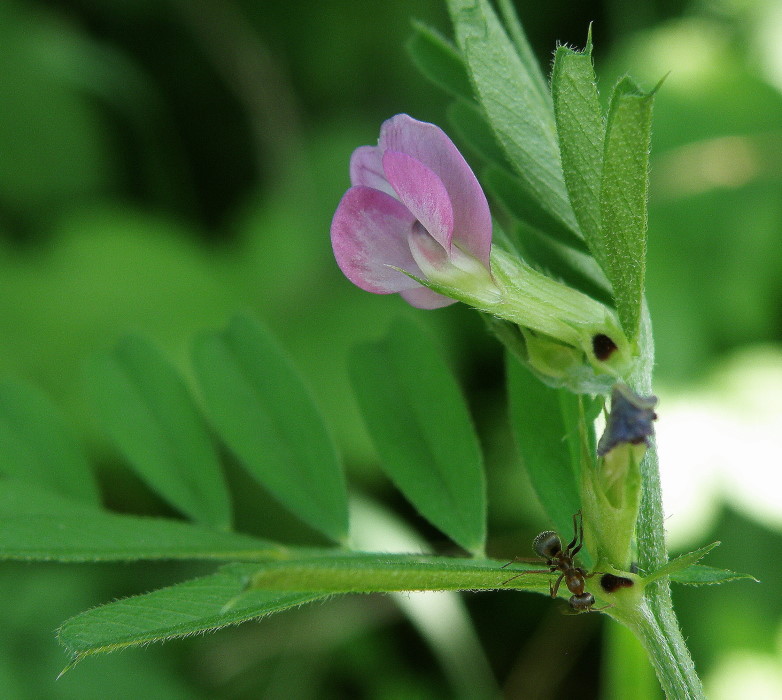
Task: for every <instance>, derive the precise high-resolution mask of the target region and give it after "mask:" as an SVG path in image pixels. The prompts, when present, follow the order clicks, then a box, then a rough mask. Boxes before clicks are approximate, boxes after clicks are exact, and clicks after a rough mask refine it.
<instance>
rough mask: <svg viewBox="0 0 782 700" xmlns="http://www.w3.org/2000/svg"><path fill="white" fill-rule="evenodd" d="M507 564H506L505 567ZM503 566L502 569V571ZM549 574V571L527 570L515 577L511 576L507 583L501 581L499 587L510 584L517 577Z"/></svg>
mask: <svg viewBox="0 0 782 700" xmlns="http://www.w3.org/2000/svg"><path fill="white" fill-rule="evenodd" d="M510 563H512V562H508V564H510ZM508 564H506V565H505V566H507V565H508ZM505 566H503V567H502V568H503V569H504V568H505ZM550 573H551V570H550V569H529V570H527V571H520V572H519V573H518V574H516V575H515V576H511V577H510V578H509V579H508V580H507V581H503V582H502V583H501V584H500V585H502V586H504V585H505V584H506V583H510V582H511V581H513V580H514V579H517V578H519V576H524V574H550Z"/></svg>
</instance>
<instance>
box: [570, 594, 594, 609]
mask: <svg viewBox="0 0 782 700" xmlns="http://www.w3.org/2000/svg"><path fill="white" fill-rule="evenodd" d="M568 602H569V603H570V608H571V609H572V610H574V611H575V612H589V611H590V610H591V609H592V606H593V605H594V604H595V596H593V595H592V594H591V593H581V594H579V595H572V596H570V600H569V601H568Z"/></svg>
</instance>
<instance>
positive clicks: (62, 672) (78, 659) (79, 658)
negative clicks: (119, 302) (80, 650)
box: [55, 654, 85, 681]
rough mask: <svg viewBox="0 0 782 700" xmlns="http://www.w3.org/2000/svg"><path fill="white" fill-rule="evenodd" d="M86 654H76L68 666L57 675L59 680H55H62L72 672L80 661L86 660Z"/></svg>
mask: <svg viewBox="0 0 782 700" xmlns="http://www.w3.org/2000/svg"><path fill="white" fill-rule="evenodd" d="M84 656H85V655H84V654H74V655H73V657H72V658H71V660H70V661H69V662H68V663H67V664H66V666H65V668H63V670H62V671H60V672H59V673H58V674H57V678H55V680H57V681H58V680H60V678H62V677H63V676H64V675H65V674H66V673H68V671H70V670H71V669H72V668H73V667H74V666H75V665H76V664H77V663H79V661H81V660H82V659H83V658H84Z"/></svg>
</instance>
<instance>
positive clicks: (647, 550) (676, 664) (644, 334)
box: [615, 304, 705, 700]
mask: <svg viewBox="0 0 782 700" xmlns="http://www.w3.org/2000/svg"><path fill="white" fill-rule="evenodd" d="M641 326H642V330H641V337H640V340H639V342H640V345H641V348H642V352H643V357H644V361H643V363H642V365H643V366H642V367H641V369H640V370H639V372H638V373H637V375H636V376H635V377H633V379H632V381H631V384H632V388H633V389H634V390H635V391H637V392H638V393H639V394H641V395H649V394H651V391H652V367H653V365H654V344H653V340H652V331H651V321H650V319H649V312H648V309H647V308H646V305H645V304H644V309H643V313H642V321H641ZM641 478H642V480H643V485H642V490H641V492H642V497H641V508H640V512H639V515H638V522H637V524H636V537H637V542H638V566H639V567H640V569H641V573H643V574H646V573H651V572H652V571H655V570H656V569H659V568H660V567H661V566H663V565H665V564H666V563H667V562H668V551H667V549H666V546H665V522H664V514H663V505H662V491H661V488H660V469H659V461H658V458H657V445H656V444H655V443H654V442H652V444H651V445H650V447H649V449H648V450H647V453H646V456H645V458H644V460H643V462H642V463H641ZM644 593H645V595H644V599H643V601H642V604H641V605H640V606H638V607H637V608H635V609H634V610H633V611H632V612H630V613H627V614H625V613H624V612H620V611H617V614H616V615H615V617H616V618H617V619H618V620H620V621H621V622H623V623H624V624H625V625H627V626H628V627H629V628H630V629H631V630H632V631H633V633H634V634H635V635H636V636H637V637H638V639H640V641H641V643H642V644H643V646H644V648H645V649H646V651H647V653H648V654H649V658H650V660H651V662H652V665H653V666H654V669H655V671H656V673H657V678H658V679H659V681H660V685H661V686H662V688H663V691H664V692H665V694H666V697H668V698H672V699H675V700H690V699H691V698H692V699H697V698H704V697H705V696H704V694H703V686H702V684H701V681H700V679H699V678H698V675H697V673H696V672H695V666H694V664H693V662H692V657H691V656H690V652H689V650H688V649H687V645H686V644H685V642H684V637H683V636H682V633H681V630H680V629H679V623H678V621H677V619H676V613H675V612H674V610H673V603H672V601H671V587H670V581H669V579H668V577H667V576H663V577H662V578H660V579H659V580H656V581H654V582H652V583H650V584H649V585H648V586H647V587H646V589H645V591H644Z"/></svg>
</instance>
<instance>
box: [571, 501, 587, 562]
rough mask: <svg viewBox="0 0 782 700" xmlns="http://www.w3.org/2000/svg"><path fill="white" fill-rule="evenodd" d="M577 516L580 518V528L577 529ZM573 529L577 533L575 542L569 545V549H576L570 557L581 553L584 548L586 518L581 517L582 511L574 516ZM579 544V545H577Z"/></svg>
mask: <svg viewBox="0 0 782 700" xmlns="http://www.w3.org/2000/svg"><path fill="white" fill-rule="evenodd" d="M576 515H577V516H578V528H576ZM573 529H574V530H575V531H576V536H575V537H574V538H573V541H572V542H571V543H570V544H569V545H568V549H570V548H571V547H573V546H574V545H575V548H574V549H573V550H572V551H571V552H570V556H571V557H574V556H576V554H578V553H579V551H580V550H581V547H583V546H584V517H583V516H582V515H581V511H580V510H579V511H578V513H575V514H574V515H573ZM576 542H578V544H576Z"/></svg>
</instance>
